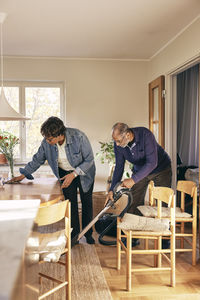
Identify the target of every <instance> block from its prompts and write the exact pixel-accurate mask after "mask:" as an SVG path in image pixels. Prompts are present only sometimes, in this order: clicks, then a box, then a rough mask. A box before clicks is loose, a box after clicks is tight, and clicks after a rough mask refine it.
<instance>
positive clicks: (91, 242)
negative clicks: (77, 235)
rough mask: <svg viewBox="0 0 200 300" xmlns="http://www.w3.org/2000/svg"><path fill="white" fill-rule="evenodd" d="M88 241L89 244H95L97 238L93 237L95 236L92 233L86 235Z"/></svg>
mask: <svg viewBox="0 0 200 300" xmlns="http://www.w3.org/2000/svg"><path fill="white" fill-rule="evenodd" d="M85 238H86V242H87V243H88V244H95V240H94V239H93V237H92V236H91V235H90V236H86V237H85Z"/></svg>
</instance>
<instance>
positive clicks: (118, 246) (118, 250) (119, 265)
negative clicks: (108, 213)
mask: <svg viewBox="0 0 200 300" xmlns="http://www.w3.org/2000/svg"><path fill="white" fill-rule="evenodd" d="M118 224H119V220H118V219H117V225H118ZM120 241H121V229H120V228H118V226H117V270H120V268H121V244H120Z"/></svg>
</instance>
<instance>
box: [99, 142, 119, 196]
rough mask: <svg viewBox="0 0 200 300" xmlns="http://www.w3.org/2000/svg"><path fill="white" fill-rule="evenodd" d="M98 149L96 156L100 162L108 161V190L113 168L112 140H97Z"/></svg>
mask: <svg viewBox="0 0 200 300" xmlns="http://www.w3.org/2000/svg"><path fill="white" fill-rule="evenodd" d="M99 144H100V150H99V152H97V153H96V158H99V159H100V161H101V163H102V164H104V163H108V165H109V167H110V168H109V175H108V179H107V188H106V191H107V192H108V191H109V188H110V184H111V182H112V176H113V172H114V168H115V153H114V144H113V141H110V142H99Z"/></svg>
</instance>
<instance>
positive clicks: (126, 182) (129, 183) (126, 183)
mask: <svg viewBox="0 0 200 300" xmlns="http://www.w3.org/2000/svg"><path fill="white" fill-rule="evenodd" d="M134 184H135V182H134V180H133V179H132V178H128V179H124V180H123V182H122V184H121V186H122V187H126V188H128V189H130V188H132V186H134Z"/></svg>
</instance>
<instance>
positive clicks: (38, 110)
mask: <svg viewBox="0 0 200 300" xmlns="http://www.w3.org/2000/svg"><path fill="white" fill-rule="evenodd" d="M25 101H26V116H27V117H29V118H31V120H30V121H26V157H27V158H31V157H32V156H33V155H34V154H35V153H36V152H37V150H38V147H39V146H40V143H41V141H42V139H43V137H42V136H41V134H40V127H41V124H42V123H43V122H44V121H45V120H46V119H47V118H48V117H51V116H57V117H60V88H46V87H42V88H41V87H27V88H25Z"/></svg>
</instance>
